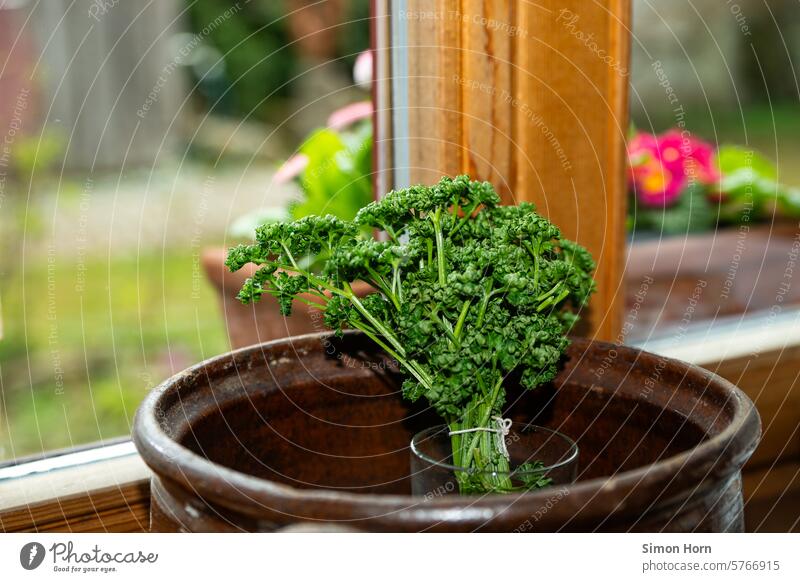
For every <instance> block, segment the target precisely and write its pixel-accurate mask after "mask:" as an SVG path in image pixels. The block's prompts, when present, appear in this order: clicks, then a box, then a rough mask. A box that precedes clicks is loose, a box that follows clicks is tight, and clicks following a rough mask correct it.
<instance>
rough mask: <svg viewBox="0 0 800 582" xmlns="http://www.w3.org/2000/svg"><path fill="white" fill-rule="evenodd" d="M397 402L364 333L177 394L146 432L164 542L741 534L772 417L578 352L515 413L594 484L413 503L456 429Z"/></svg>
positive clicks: (697, 379) (692, 382)
mask: <svg viewBox="0 0 800 582" xmlns="http://www.w3.org/2000/svg"><path fill="white" fill-rule="evenodd" d="M510 384H512V383H510ZM398 388H399V375H398V374H397V372H396V371H394V370H393V367H392V362H389V361H387V360H386V358H385V356H383V354H382V353H380V352H377V351H376V350H375V349H374V347H373V345H372V343H371V342H370V341H369V340H367V339H366V338H365V337H363V336H361V335H360V334H357V333H346V334H345V336H344V338H341V339H336V338H334V337H333V336H331V335H328V334H315V335H309V336H305V337H299V338H289V339H284V340H279V341H274V342H271V343H267V344H263V345H259V346H253V347H250V348H246V349H242V350H238V351H235V352H232V353H229V354H225V355H222V356H219V357H216V358H213V359H211V360H208V361H206V362H203V363H201V364H198V365H197V366H195V367H193V368H190V369H189V370H187V371H185V372H183V373H181V374H179V375H177V376H175V377H173V378H171V379H170V380H168V381H166V382H165V383H164V384H162V385H161V386H159V387H158V388H156V389H155V390H153V391H152V392H151V393H150V394H149V395H148V396H147V398H146V399H145V401H144V402H143V403H142V406H141V407H140V409H139V411H138V413H137V416H136V422H135V427H134V432H133V436H134V441H135V443H136V446H137V447H138V449H139V451H140V453H141V455H142V457H143V459H144V460H145V462H146V463H147V464H148V465H149V466H150V467H151V468H152V469H153V471H154V473H155V477H154V478H153V481H152V505H151V507H152V509H151V512H152V513H151V528H152V530H153V531H179V530H186V531H242V530H244V531H273V530H277V529H281V528H283V527H287V526H290V525H296V524H298V523H303V522H305V523H313V524H317V525H320V524H322V525H325V527H327V528H330V527H331V526H345V527H348V528H354V529H359V530H367V531H473V530H488V531H515V530H524V531H562V530H564V531H596V530H599V531H741V530H742V527H743V519H742V506H743V503H742V493H741V481H740V470H741V467H742V465H743V464H744V462H745V461H746V460H747V459H748V458H749V457H750V455H751V453H752V452H753V450H754V449H755V447H756V444H757V443H758V439H759V434H760V423H759V418H758V414H757V413H756V410H755V408H754V407H753V404H752V402H750V400H749V399H748V398H747V397H746V396H745V395H744V394H742V393H741V392H740V391H739V390H738V389H737V388H736V387H735V386H733V385H732V384H730V383H729V382H727V381H725V380H723V379H721V378H719V377H718V376H715V375H714V374H712V373H710V372H708V371H706V370H703V369H701V368H697V367H694V366H691V365H688V364H685V363H682V362H678V361H674V360H667V359H663V358H660V357H659V356H655V355H652V354H648V353H645V352H641V351H638V350H635V349H631V348H626V347H620V346H614V345H611V344H605V343H597V342H589V341H587V340H584V339H575V340H574V342H573V345H572V347H571V348H570V349H569V352H568V355H567V357H566V359H565V365H564V368H563V371H562V372H561V373H560V374H559V376H558V378H557V379H556V380H555V381H554V382H553V383H552V384H549V385H546V386H542V387H540V388H539V389H537V390H535V391H532V392H521V391H519V390H516V389H514V387H513V386H511V385H510V386H509V399H508V401H509V402H510V403H512V405H511V406H510V409H509V410H508V415H509V416H510V418H512V419H513V420H514V422H515V423H528V422H531V423H535V424H539V425H544V426H548V427H551V428H553V429H556V430H558V431H560V432H562V433H565V434H566V435H568V436H570V437H571V438H573V439H574V440H576V441H577V443H578V446H579V449H580V458H579V469H578V470H579V475H578V481H577V482H576V483H574V484H572V485H568V486H564V487H561V486H559V487H551V488H546V489H542V490H541V491H538V492H535V493H525V494H513V495H487V496H483V497H463V496H460V495H443V496H440V497H434V498H431V499H426V498H423V497H413V496H411V495H410V484H409V472H410V470H409V466H410V463H409V441H410V439H411V436H412V435H413V434H414V433H416V432H417V431H418V430H420V429H421V428H425V427H428V426H432V425H434V424H437V423H439V422H441V421H440V420H439V419H438V417H436V416H435V415H434V414H432V413H431V411H430V410H426V409H425V408H424V407H423V406H417V405H410V404H409V403H408V402H406V401H404V400H403V399H402V398H401V395H400V393H399V389H398Z"/></svg>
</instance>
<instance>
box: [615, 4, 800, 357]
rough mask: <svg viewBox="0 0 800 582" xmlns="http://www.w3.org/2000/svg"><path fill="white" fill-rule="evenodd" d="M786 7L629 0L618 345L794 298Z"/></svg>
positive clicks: (799, 292) (796, 212)
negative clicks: (622, 316)
mask: <svg viewBox="0 0 800 582" xmlns="http://www.w3.org/2000/svg"><path fill="white" fill-rule="evenodd" d="M793 8H794V7H793V5H792V4H791V3H790V2H776V3H774V4H770V5H769V6H767V5H755V4H749V3H748V4H747V5H746V6H745V3H736V2H727V3H726V2H722V3H720V2H694V3H692V2H683V1H679V2H668V3H658V4H655V3H652V2H634V30H633V33H634V42H633V62H632V74H631V83H632V84H631V88H632V90H631V113H632V121H633V128H632V130H631V132H632V134H631V138H630V140H629V155H630V164H631V181H630V184H631V194H630V197H629V202H630V204H629V215H628V229H629V237H630V242H631V247H630V255H629V262H628V265H627V269H626V289H627V310H626V320H625V325H626V327H625V331H624V333H623V335H624V336H625V337H624V339H626V340H627V341H633V342H635V343H643V342H645V341H647V340H648V338H651V337H652V336H663V335H665V334H666V335H671V336H673V337H676V338H680V336H681V334H682V330H685V329H686V328H687V327H691V326H698V325H699V326H707V325H709V324H711V323H713V322H717V323H723V322H725V323H730V322H737V321H740V320H741V318H742V316H743V314H751V315H755V314H760V315H763V316H765V317H770V318H774V317H776V316H784V315H786V313H788V312H790V311H791V309H792V307H793V306H796V305H797V304H798V303H800V287H798V285H796V284H792V281H791V278H792V274H791V273H792V272H793V271H794V270H795V267H794V265H795V264H796V259H797V255H798V250H800V246H799V245H800V243H799V242H798V239H797V236H798V233H800V229H798V220H799V219H800V190H798V187H799V186H800V164H798V163H797V158H798V155H800V132H798V129H800V125H799V124H800V118H798V116H797V99H798V85H797V76H796V75H793V74H792V71H796V64H797V58H796V55H797V54H798V52H797V51H798V49H800V44H798V38H800V37H798V36H797V34H796V27H797V18H796V14H794V12H793Z"/></svg>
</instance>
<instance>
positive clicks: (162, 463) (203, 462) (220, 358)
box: [133, 330, 761, 524]
mask: <svg viewBox="0 0 800 582" xmlns="http://www.w3.org/2000/svg"><path fill="white" fill-rule="evenodd" d="M345 335H346V336H350V335H360V332H357V331H352V330H348V331H345ZM325 337H329V338H330V337H333V333H332V332H322V333H312V334H306V335H302V336H296V337H292V338H283V339H278V340H273V341H269V342H265V343H261V344H254V345H251V346H247V347H244V348H240V349H237V350H233V351H231V352H226V353H224V354H220V355H217V356H214V357H212V358H208V359H206V360H204V361H202V362H200V363H198V364H195V365H194V366H192V367H190V368H187V369H186V370H184V371H183V372H179V373H178V374H175V375H173V376H172V377H170V378H169V379H167V380H166V381H164V382H162V383H161V384H159V385H158V386H156V387H155V388H154V389H153V390H151V391H150V393H148V394H147V396H146V397H145V398H144V400H143V401H142V403H141V405H140V406H139V408H138V410H137V411H136V416H135V419H134V425H133V441H134V443H135V445H136V448H137V449H138V451H139V453H140V455H141V456H142V458H143V460H144V461H145V463H146V464H147V465H148V466H149V467H150V468H151V469H152V470H153V472H154V473H155V476H157V477H158V478H159V479H161V480H162V481H165V480H166V481H171V482H174V483H176V484H178V485H180V486H181V487H182V488H183V489H187V490H189V491H192V492H195V493H198V494H200V495H201V496H202V497H203V498H204V499H206V500H211V501H213V502H214V503H217V504H219V505H220V506H222V507H225V508H228V509H231V510H234V511H237V512H240V513H247V514H249V513H250V512H252V511H253V510H252V508H250V507H249V506H252V505H253V504H256V505H258V506H260V507H262V508H267V509H269V510H270V511H271V512H273V513H277V514H282V515H286V516H290V517H292V518H295V519H297V520H302V519H310V518H308V517H306V514H307V513H311V511H310V510H312V509H313V508H314V507H323V506H324V507H325V508H327V511H323V513H329V514H330V513H332V512H334V511H335V510H333V509H331V504H332V502H335V503H336V504H337V505H338V506H341V507H347V512H348V515H349V516H350V517H347V518H345V517H343V516H339V517H338V518H330V519H321V518H317V519H319V520H321V521H340V522H346V521H361V520H365V519H370V518H376V517H378V516H379V515H380V516H383V517H384V518H388V517H391V518H392V519H393V520H394V522H395V523H403V524H408V523H409V519H408V518H407V517H404V516H403V515H401V513H402V512H407V511H414V510H417V511H419V512H424V513H425V516H424V518H423V517H420V519H419V521H425V522H430V521H438V519H439V517H437V515H438V512H439V511H441V512H442V515H441V516H440V517H442V518H444V517H445V515H444V512H451V511H452V510H453V509H459V519H460V520H466V521H469V520H478V521H480V522H485V521H488V520H489V519H491V518H492V517H493V516H495V515H496V514H499V513H502V512H504V511H506V510H508V509H513V507H514V506H518V507H519V508H520V509H521V508H522V507H536V506H539V505H541V503H542V502H546V501H547V499H548V497H549V496H550V495H551V493H549V492H548V490H547V489H543V490H540V491H537V492H526V493H509V494H504V495H488V494H487V495H484V496H477V497H473V496H470V497H465V496H461V495H445V496H441V497H439V498H436V499H432V500H424V498H421V497H415V496H412V495H398V494H377V493H353V492H348V491H341V490H334V489H323V488H319V489H301V488H297V487H292V486H290V485H286V484H283V483H279V482H276V481H270V480H267V479H263V478H259V477H255V476H252V475H249V474H247V473H243V472H240V471H237V470H235V469H231V468H229V467H226V466H224V465H220V464H218V463H216V462H214V461H210V460H208V459H206V458H205V457H203V456H201V455H199V454H197V453H195V452H193V451H191V450H190V449H188V448H186V447H184V446H182V445H180V444H179V443H178V442H177V441H175V440H173V438H171V437H170V436H169V435H168V434H167V433H166V432H164V430H163V429H162V428H161V426H160V425H159V422H158V420H157V414H156V411H157V410H158V409H159V403H160V402H161V400H162V399H163V398H164V397H166V396H167V395H169V393H170V392H171V390H173V389H175V385H176V383H177V382H178V381H179V380H180V379H182V378H185V377H187V376H194V375H201V374H202V375H204V369H205V368H206V367H207V366H209V365H211V364H214V363H218V362H219V363H222V362H230V361H231V360H234V361H235V360H236V359H237V356H243V355H245V354H249V353H250V352H253V351H256V350H258V351H261V352H262V353H263V352H264V351H265V350H267V349H269V348H270V347H272V346H273V345H276V344H280V343H282V342H286V341H287V340H291V342H292V345H293V348H294V349H296V350H298V351H299V350H300V349H302V348H301V345H303V344H308V345H311V344H310V342H314V343H316V344H317V345H319V342H320V340H321V339H322V338H325ZM570 339H571V343H572V346H575V347H579V348H581V349H582V350H583V351H584V352H585V351H586V350H587V349H591V347H593V346H597V347H600V348H608V349H613V350H616V351H617V352H618V353H622V352H626V353H628V354H630V355H631V356H635V357H636V358H637V359H638V358H639V357H640V356H642V355H644V356H646V357H656V358H658V359H659V360H661V361H666V362H667V363H670V364H675V365H677V366H678V367H680V368H681V369H682V371H683V372H684V376H683V378H684V379H686V378H688V377H689V375H694V376H695V377H696V378H703V379H705V380H706V381H707V386H710V385H711V384H714V385H715V386H716V387H717V388H718V389H721V390H723V391H724V392H726V393H727V396H728V400H729V401H730V402H731V405H732V407H733V414H732V418H731V421H730V423H729V424H728V426H727V427H725V428H724V429H723V430H722V431H721V432H720V433H719V434H717V435H716V436H713V437H711V438H709V439H708V440H705V441H703V442H701V443H700V444H699V445H697V446H696V447H693V448H691V449H689V450H687V451H683V452H681V453H678V454H677V455H673V456H669V457H665V458H663V459H660V460H658V461H657V462H655V463H652V464H650V465H645V466H642V467H637V468H635V469H630V470H627V471H620V472H617V473H615V474H613V475H611V476H607V477H598V478H594V479H588V480H584V481H577V482H575V483H572V484H570V485H565V486H564V488H565V489H567V490H568V491H569V492H570V495H566V496H565V498H566V500H567V501H569V500H570V498H578V499H580V498H582V497H588V496H592V495H593V493H594V497H593V503H592V504H591V507H583V506H581V511H582V515H588V514H591V515H592V516H596V517H600V518H605V517H608V516H609V515H611V514H612V513H613V514H618V513H619V512H620V511H621V510H624V509H625V508H626V507H627V508H631V507H632V508H633V509H634V510H635V509H636V508H637V506H636V504H635V503H623V504H622V506H623V507H620V504H619V503H618V501H617V500H616V498H615V499H614V500H612V499H610V498H608V497H605V496H603V495H597V493H598V492H600V491H601V490H603V489H606V488H608V487H609V483H610V482H611V481H612V480H613V488H614V489H615V490H617V491H618V492H619V491H623V492H626V496H625V498H626V499H628V500H630V499H631V497H630V496H631V494H633V493H634V492H635V491H637V490H645V489H647V488H648V487H650V486H658V484H659V483H660V484H662V485H663V486H664V487H666V486H667V485H670V486H675V483H676V482H681V481H684V480H688V478H687V475H689V474H690V473H693V472H695V471H702V472H703V474H704V475H705V476H706V477H708V476H709V475H710V474H711V473H712V471H713V469H714V465H715V462H716V460H717V459H719V455H720V454H721V453H722V452H724V451H726V449H728V448H729V447H730V448H731V449H732V455H731V458H732V459H733V460H732V461H731V465H732V467H731V468H730V469H728V470H727V471H725V472H724V473H723V474H728V473H730V474H732V473H734V472H735V470H736V467H739V468H740V467H741V465H742V464H744V462H745V461H746V460H747V458H749V456H750V455H751V454H752V452H753V450H755V447H756V445H757V444H758V440H759V437H760V432H761V423H760V419H759V416H758V413H757V411H756V409H755V406H754V404H753V402H752V401H751V400H750V399H749V398H748V397H747V395H746V394H744V392H742V391H741V390H740V389H739V388H737V387H736V386H735V385H733V384H732V383H731V382H729V381H727V380H725V379H724V378H722V377H720V376H718V375H716V374H714V373H713V372H710V371H708V370H705V369H703V368H700V367H699V366H695V365H693V364H689V363H687V362H682V361H680V360H674V359H672V358H666V357H662V356H655V355H653V354H650V353H649V352H645V351H644V350H641V349H638V348H634V347H629V346H620V345H617V344H611V343H608V342H601V341H596V340H589V339H586V338H579V337H573V338H570ZM707 389H708V387H707V388H706V390H707ZM737 437H739V438H738V442H737ZM709 460H710V461H709ZM676 464H677V465H678V466H679V467H680V468H681V470H680V471H678V472H677V474H676V471H675V470H674V466H675V465H676ZM209 476H214V477H217V478H219V479H218V480H216V481H213V480H209ZM660 489H663V488H660ZM465 499H466V500H468V501H467V502H466V503H465ZM498 501H503V502H498ZM276 502H280V504H281V505H283V506H285V507H287V508H290V509H288V510H286V511H282V510H281V509H279V508H278V507H277V506H276ZM291 508H295V509H296V510H293V509H291ZM401 508H402V509H401ZM248 509H250V511H248ZM380 512H383V513H380ZM337 513H338V512H337ZM257 515H261V514H260V513H257ZM411 521H412V522H415V520H414V519H413V518H412V519H411Z"/></svg>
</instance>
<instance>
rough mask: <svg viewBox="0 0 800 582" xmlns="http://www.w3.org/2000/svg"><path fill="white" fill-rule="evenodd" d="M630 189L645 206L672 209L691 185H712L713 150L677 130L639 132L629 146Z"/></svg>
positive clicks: (714, 176)
mask: <svg viewBox="0 0 800 582" xmlns="http://www.w3.org/2000/svg"><path fill="white" fill-rule="evenodd" d="M628 160H629V167H630V187H631V189H632V190H633V191H634V193H635V194H636V197H637V199H638V200H639V201H640V202H641V203H642V204H643V205H645V206H651V207H662V208H663V207H665V206H671V205H672V204H674V203H675V202H677V201H678V199H679V198H680V196H681V193H682V192H683V191H684V190H685V189H686V188H687V186H690V185H691V184H694V183H700V184H704V185H710V184H715V183H716V182H717V181H718V180H719V171H718V170H717V168H716V167H715V166H714V161H713V160H714V149H713V147H712V146H711V145H710V144H708V143H706V142H703V141H701V140H698V139H695V138H692V137H691V136H688V135H687V134H683V133H681V132H679V131H677V130H670V131H667V132H666V133H664V134H662V135H661V136H659V137H656V136H654V135H651V134H649V133H639V134H637V135H636V136H634V138H633V139H631V140H630V142H629V143H628Z"/></svg>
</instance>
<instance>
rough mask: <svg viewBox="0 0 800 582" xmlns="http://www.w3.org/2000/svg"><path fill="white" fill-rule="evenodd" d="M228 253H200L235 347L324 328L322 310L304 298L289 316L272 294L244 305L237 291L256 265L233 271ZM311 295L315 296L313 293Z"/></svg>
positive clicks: (363, 289)
mask: <svg viewBox="0 0 800 582" xmlns="http://www.w3.org/2000/svg"><path fill="white" fill-rule="evenodd" d="M227 254H228V252H227V251H226V250H225V249H219V248H210V249H205V250H204V251H203V253H202V255H201V263H202V265H203V270H204V271H205V273H206V277H207V278H208V280H209V281H210V282H211V284H212V285H213V286H214V289H216V291H217V293H218V294H219V298H220V306H221V307H222V314H223V316H224V318H225V329H226V330H227V332H228V339H229V340H230V344H231V347H232V348H233V349H238V348H243V347H245V346H252V345H254V344H260V343H263V342H268V341H272V340H275V339H279V338H283V337H289V336H295V335H303V334H308V333H315V332H322V331H324V330H325V326H324V325H323V323H322V314H321V313H320V312H319V311H318V310H316V309H314V308H313V307H311V306H309V305H307V304H305V303H303V302H301V301H295V302H294V303H293V304H292V315H291V316H290V317H287V316H285V315H283V314H282V313H281V310H280V306H279V305H278V300H277V299H275V298H274V297H272V296H270V295H264V296H263V297H262V298H261V301H259V302H258V303H252V304H250V305H242V304H241V303H240V302H239V300H237V299H236V295H237V293H239V289H241V288H242V284H243V283H244V281H245V279H247V278H248V277H250V276H251V275H252V274H253V273H254V272H255V271H256V268H257V267H256V266H255V265H246V266H245V267H243V268H242V269H241V270H239V271H236V272H235V273H231V272H230V271H229V270H228V268H227V267H226V266H225V257H226V256H227ZM353 291H355V293H356V295H358V296H359V297H363V296H365V295H367V294H369V293H371V292H372V291H373V288H372V287H370V286H369V285H367V284H366V283H363V282H360V281H356V282H355V283H354V284H353ZM308 298H309V299H313V297H311V296H309V297H308Z"/></svg>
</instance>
